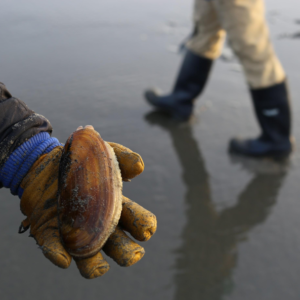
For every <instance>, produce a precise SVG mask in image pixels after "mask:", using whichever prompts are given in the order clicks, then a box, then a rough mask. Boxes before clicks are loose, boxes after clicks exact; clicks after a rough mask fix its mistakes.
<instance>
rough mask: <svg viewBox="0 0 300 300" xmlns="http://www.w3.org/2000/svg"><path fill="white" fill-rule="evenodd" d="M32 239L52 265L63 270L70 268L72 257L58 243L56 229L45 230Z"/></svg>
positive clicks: (58, 237) (58, 238)
mask: <svg viewBox="0 0 300 300" xmlns="http://www.w3.org/2000/svg"><path fill="white" fill-rule="evenodd" d="M34 237H35V239H36V241H37V243H38V245H39V246H40V248H41V249H42V251H43V254H44V255H45V257H47V258H48V259H49V260H50V261H51V262H52V263H53V264H55V265H56V266H58V267H60V268H63V269H66V268H68V267H69V266H70V264H71V261H72V257H71V256H70V254H69V253H68V252H67V251H66V250H65V248H64V247H63V245H62V244H61V242H60V236H59V231H58V228H53V227H52V228H47V229H46V230H44V231H43V233H42V234H41V235H37V236H34Z"/></svg>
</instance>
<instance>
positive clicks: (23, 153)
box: [0, 132, 63, 198]
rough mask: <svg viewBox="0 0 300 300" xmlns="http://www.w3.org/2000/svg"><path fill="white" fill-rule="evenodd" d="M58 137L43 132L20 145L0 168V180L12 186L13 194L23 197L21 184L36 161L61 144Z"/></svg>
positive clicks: (7, 185)
mask: <svg viewBox="0 0 300 300" xmlns="http://www.w3.org/2000/svg"><path fill="white" fill-rule="evenodd" d="M61 145H63V144H61V143H60V142H59V141H58V140H57V139H56V138H51V137H50V134H49V133H47V132H41V133H38V134H37V135H35V136H33V137H32V138H30V139H29V140H28V141H26V142H25V143H23V144H22V145H21V146H20V147H18V148H17V149H16V150H15V151H14V152H13V153H12V154H11V155H10V156H9V158H8V160H7V161H6V162H5V164H4V165H3V167H2V169H0V182H2V184H3V186H5V187H7V188H10V191H11V193H12V194H13V195H18V196H19V198H21V197H22V194H23V189H22V188H21V187H20V184H21V182H22V180H23V178H24V177H25V175H26V174H27V173H28V171H29V170H30V168H31V166H32V165H33V164H34V163H35V161H36V160H37V159H38V158H39V157H40V156H41V155H42V154H45V153H49V152H50V151H52V150H53V149H54V148H55V147H57V146H61Z"/></svg>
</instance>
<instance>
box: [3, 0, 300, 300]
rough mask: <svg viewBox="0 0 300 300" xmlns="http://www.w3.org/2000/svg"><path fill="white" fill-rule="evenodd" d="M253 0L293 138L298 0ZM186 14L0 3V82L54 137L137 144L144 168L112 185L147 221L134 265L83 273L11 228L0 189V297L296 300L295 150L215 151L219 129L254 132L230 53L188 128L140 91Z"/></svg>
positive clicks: (131, 1) (10, 207)
mask: <svg viewBox="0 0 300 300" xmlns="http://www.w3.org/2000/svg"><path fill="white" fill-rule="evenodd" d="M266 4H267V9H266V14H267V20H268V22H269V25H270V30H271V35H272V38H273V41H274V46H275V49H276V51H277V53H278V56H279V57H280V59H281V61H282V63H283V65H284V67H285V69H286V72H287V74H288V77H289V83H290V90H291V95H292V100H293V111H294V136H295V138H296V140H298V141H300V132H299V128H300V127H299V125H300V119H299V118H298V115H299V109H300V104H299V101H298V99H300V85H299V83H300V75H299V74H300V72H299V70H300V60H299V53H300V40H299V39H297V38H293V37H294V36H295V34H296V33H297V32H299V31H300V25H299V22H298V21H299V19H300V16H299V15H297V14H298V13H299V8H300V6H299V1H298V0H286V1H279V0H277V1H274V0H272V1H271V0H268V1H266ZM191 13H192V2H191V1H179V0H172V1H171V0H160V1H158V0H156V1H153V0H151V1H148V0H146V1H137V0H128V1H121V0H110V1H107V0H105V1H101V3H100V2H99V1H92V0H87V1H85V2H84V4H83V2H82V1H72V4H70V2H66V1H65V2H63V1H57V0H56V1H51V3H50V2H49V3H48V4H45V3H44V2H42V1H26V4H25V2H23V1H7V0H4V3H3V4H2V5H1V11H0V28H1V31H0V40H1V50H0V53H1V57H0V62H1V68H0V72H1V78H0V81H3V82H4V83H5V84H6V85H7V87H8V88H9V90H10V91H11V93H12V94H13V95H14V96H16V97H19V98H21V99H22V100H24V101H25V102H26V103H27V104H28V105H29V107H30V108H32V109H34V110H35V111H36V112H38V113H41V114H43V115H45V116H46V117H47V118H49V119H50V121H51V123H52V125H53V127H54V133H53V136H55V137H57V138H59V140H60V141H62V142H63V141H65V140H66V139H67V137H68V136H69V134H70V133H71V132H72V131H74V130H75V129H76V128H77V126H79V125H86V124H93V125H94V126H95V128H96V130H98V131H99V132H100V134H101V136H102V137H103V138H104V139H106V140H109V141H115V142H118V143H121V144H124V145H126V146H128V147H130V148H131V149H133V150H135V151H136V152H139V153H140V154H141V155H142V157H143V159H144V162H145V166H146V168H145V171H144V173H143V174H142V175H141V176H140V177H138V178H137V179H135V180H133V181H132V182H131V183H125V184H124V194H125V195H126V196H127V197H129V198H131V199H132V200H134V201H137V202H139V203H140V204H141V205H143V206H144V207H146V208H148V209H149V210H151V211H152V212H154V213H155V214H156V215H157V218H158V231H157V233H156V234H155V236H154V237H153V238H152V239H151V240H150V241H148V242H146V243H145V244H144V245H143V246H144V247H145V249H146V255H145V257H144V258H143V259H142V260H141V261H140V262H139V263H138V264H136V265H134V266H132V267H130V268H121V267H119V266H117V265H116V264H115V263H114V262H113V261H111V260H110V259H108V261H109V262H110V265H111V269H110V271H109V272H108V273H107V274H106V275H105V276H104V277H103V278H98V279H95V280H91V281H87V280H85V279H83V278H81V277H80V275H79V273H78V272H77V270H76V267H75V266H74V264H72V266H71V267H70V268H69V269H68V270H61V269H58V268H57V267H55V266H53V265H52V264H51V263H50V262H49V261H48V260H46V259H45V258H44V257H43V255H42V253H41V251H40V250H39V249H38V248H37V245H36V244H35V242H34V241H33V239H31V238H28V235H27V234H23V235H18V234H17V231H18V227H19V224H20V222H21V221H22V220H23V218H24V216H22V214H21V212H20V210H19V200H18V199H17V198H16V197H13V196H11V195H10V193H9V191H7V190H1V193H0V199H1V200H0V207H1V218H0V226H1V228H2V231H1V232H0V238H1V240H2V242H1V243H0V253H1V259H0V279H1V280H0V299H1V300H6V299H20V298H21V297H22V299H23V300H27V299H31V300H32V299H41V298H42V299H45V300H47V299H72V300H77V299H78V300H82V299H89V300H94V299H114V300H119V299H122V300H126V299H132V298H134V297H136V298H139V299H145V300H147V299H159V300H160V299H176V300H179V299H180V300H181V299H192V300H194V299H205V300H220V299H230V300H237V299H244V300H248V299H249V300H253V299H256V300H260V299H261V300H268V299H272V300H279V299H280V300H281V299H299V295H300V286H299V283H298V279H299V276H300V254H299V253H300V235H299V231H300V230H299V229H300V218H299V214H300V203H299V197H298V194H299V192H298V191H299V182H300V155H299V150H298V149H296V150H295V153H294V154H293V156H292V158H291V160H290V161H289V162H287V163H285V164H283V163H278V162H272V161H268V160H260V161H258V162H257V161H255V160H251V159H241V158H238V157H233V156H230V155H229V154H227V143H228V140H229V138H230V137H231V136H232V135H235V134H239V135H249V134H250V135H255V134H257V133H258V127H257V124H256V122H255V119H254V116H253V113H252V107H251V103H250V99H249V96H248V94H247V87H246V84H245V83H244V79H243V76H242V73H241V72H240V67H239V65H238V64H237V62H236V61H235V60H234V59H231V58H230V59H220V60H218V61H217V63H216V65H215V67H214V70H213V73H212V76H211V80H210V82H209V84H208V86H207V88H206V90H205V92H204V94H203V95H202V97H201V99H200V100H199V101H197V106H196V112H195V118H194V120H193V122H192V123H191V124H185V125H177V124H174V123H173V122H172V121H170V120H168V119H166V118H164V117H163V116H161V115H160V114H157V113H153V112H152V111H151V108H150V107H148V105H147V104H146V103H145V101H144V100H143V96H142V93H143V90H144V89H145V88H146V87H149V86H153V85H159V86H160V87H161V88H162V89H164V90H169V89H170V87H171V86H172V84H173V81H174V77H175V74H176V72H177V69H178V65H179V64H180V60H181V57H180V55H177V54H176V53H174V52H176V49H177V46H178V44H180V42H181V41H182V40H183V39H184V38H185V37H186V36H187V35H188V33H189V32H190V29H191V23H190V15H191ZM228 53H229V54H228ZM224 56H225V58H228V57H230V52H229V51H228V50H227V48H226V50H225V52H224ZM224 56H223V58H224Z"/></svg>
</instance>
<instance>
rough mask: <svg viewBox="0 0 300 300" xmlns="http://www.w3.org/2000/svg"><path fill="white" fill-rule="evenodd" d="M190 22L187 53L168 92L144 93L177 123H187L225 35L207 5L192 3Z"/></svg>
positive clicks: (206, 3) (198, 1)
mask: <svg viewBox="0 0 300 300" xmlns="http://www.w3.org/2000/svg"><path fill="white" fill-rule="evenodd" d="M194 22H195V32H194V34H193V36H192V37H191V38H190V39H189V41H188V42H187V43H186V48H187V51H186V54H185V57H184V59H183V63H182V65H181V68H180V70H179V74H178V76H177V80H176V83H175V86H174V89H173V91H172V93H171V94H169V95H166V96H161V95H159V94H158V92H156V91H155V90H153V89H152V90H147V91H146V92H145V97H146V100H147V101H148V102H149V103H150V104H151V105H153V106H154V107H156V108H159V109H162V110H164V111H166V112H168V113H170V114H171V115H172V116H173V117H175V118H176V119H179V120H187V119H188V118H189V117H190V115H191V114H192V111H193V102H194V99H195V98H196V97H197V96H199V94H200V93H201V92H202V90H203V88H204V86H205V83H206V81H207V78H208V75H209V71H210V69H211V66H212V62H213V60H214V59H215V58H217V57H218V56H219V55H220V52H221V48H222V45H223V40H224V36H225V32H224V30H222V29H221V27H220V25H219V22H218V19H217V15H216V12H215V10H214V7H213V5H212V4H211V3H210V2H207V1H204V0H196V1H195V9H194Z"/></svg>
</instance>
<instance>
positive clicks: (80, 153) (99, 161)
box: [58, 129, 122, 258]
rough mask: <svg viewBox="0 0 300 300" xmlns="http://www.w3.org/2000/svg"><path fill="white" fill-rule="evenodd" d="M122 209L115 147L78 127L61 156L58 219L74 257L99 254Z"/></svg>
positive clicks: (63, 238) (90, 131) (62, 237)
mask: <svg viewBox="0 0 300 300" xmlns="http://www.w3.org/2000/svg"><path fill="white" fill-rule="evenodd" d="M121 209H122V179H121V172H120V169H119V165H118V161H117V159H116V156H115V154H114V151H113V150H112V148H111V147H110V146H109V145H108V144H107V143H106V142H105V141H103V139H102V138H101V137H100V135H99V134H98V133H97V132H96V131H94V130H92V129H82V130H78V131H75V132H74V133H73V134H72V135H71V136H70V137H69V139H68V141H67V143H66V145H65V147H64V152H63V155H62V158H61V163H60V170H59V188H58V220H59V230H60V234H61V239H62V243H63V245H64V247H65V248H66V250H67V251H68V252H69V253H70V254H71V255H72V256H74V257H77V258H86V257H90V256H93V255H94V254H96V253H97V252H98V251H99V250H100V249H101V248H102V247H103V245H104V244H105V242H106V240H107V238H108V237H109V236H110V235H111V233H112V232H113V231H114V230H115V227H116V225H117V224H118V221H119V219H120V214H121Z"/></svg>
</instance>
